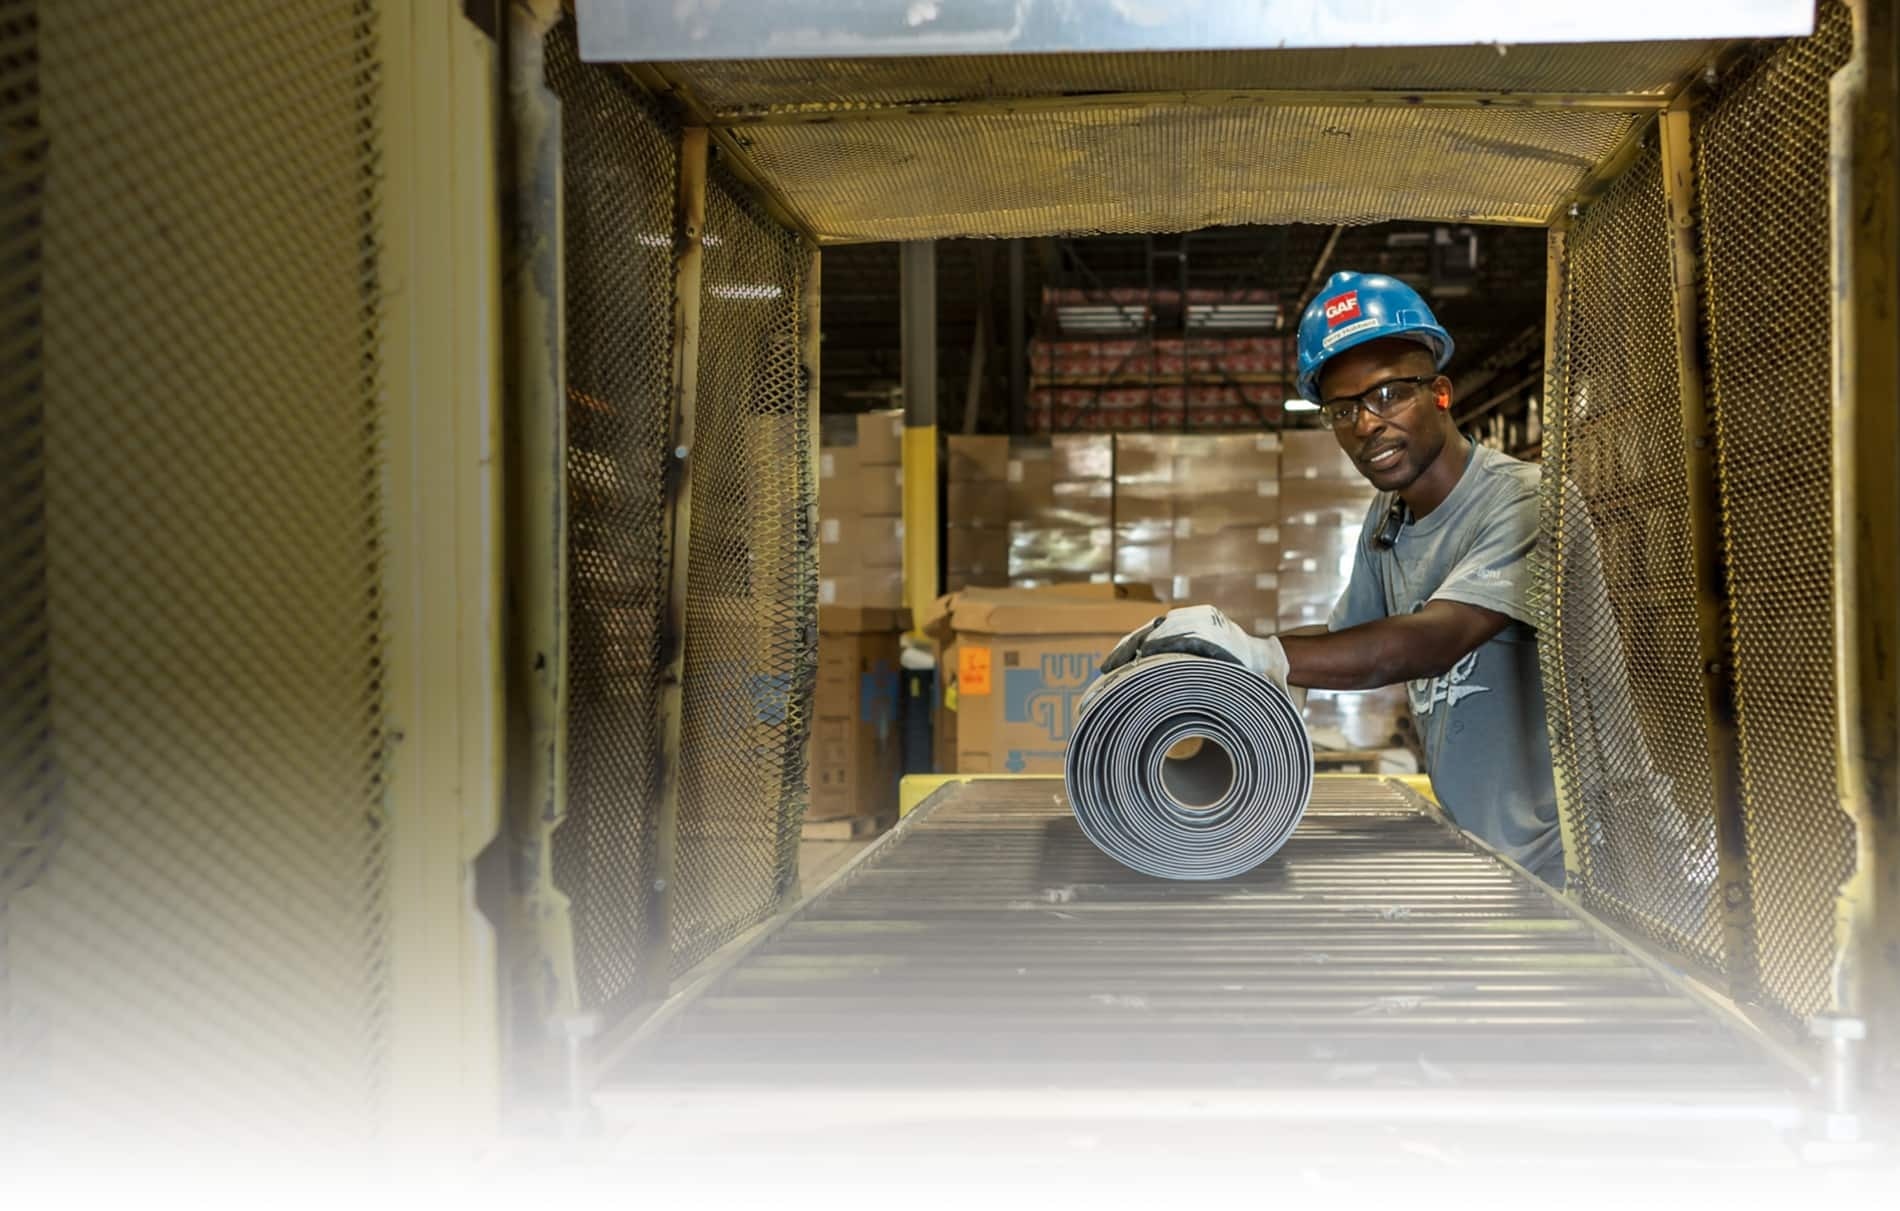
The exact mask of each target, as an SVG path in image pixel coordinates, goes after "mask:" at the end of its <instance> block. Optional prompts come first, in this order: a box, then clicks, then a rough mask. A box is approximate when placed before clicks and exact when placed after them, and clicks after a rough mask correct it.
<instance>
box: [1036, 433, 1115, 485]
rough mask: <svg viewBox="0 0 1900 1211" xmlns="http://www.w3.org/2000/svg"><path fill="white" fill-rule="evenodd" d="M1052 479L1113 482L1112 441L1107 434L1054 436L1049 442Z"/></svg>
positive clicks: (1113, 453)
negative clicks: (1107, 480) (1111, 480)
mask: <svg viewBox="0 0 1900 1211" xmlns="http://www.w3.org/2000/svg"><path fill="white" fill-rule="evenodd" d="M1049 459H1050V461H1051V462H1052V463H1053V464H1054V476H1053V477H1054V478H1055V479H1056V480H1058V481H1060V480H1065V479H1114V478H1115V438H1114V436H1113V435H1112V434H1107V433H1058V434H1056V435H1055V436H1054V437H1051V438H1050V439H1049Z"/></svg>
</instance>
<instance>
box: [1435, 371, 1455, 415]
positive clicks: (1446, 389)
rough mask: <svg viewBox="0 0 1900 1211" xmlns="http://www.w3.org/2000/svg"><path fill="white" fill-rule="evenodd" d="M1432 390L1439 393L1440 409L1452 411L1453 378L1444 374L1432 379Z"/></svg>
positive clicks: (1441, 410)
mask: <svg viewBox="0 0 1900 1211" xmlns="http://www.w3.org/2000/svg"><path fill="white" fill-rule="evenodd" d="M1432 390H1433V391H1435V392H1436V393H1437V395H1438V410H1439V411H1440V412H1449V411H1451V380H1450V379H1448V378H1446V377H1445V376H1444V375H1442V374H1441V375H1439V376H1438V377H1437V378H1435V379H1433V380H1432Z"/></svg>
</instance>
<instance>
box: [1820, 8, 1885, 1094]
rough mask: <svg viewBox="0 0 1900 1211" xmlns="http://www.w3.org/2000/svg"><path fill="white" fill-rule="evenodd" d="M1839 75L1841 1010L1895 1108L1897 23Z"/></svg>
mask: <svg viewBox="0 0 1900 1211" xmlns="http://www.w3.org/2000/svg"><path fill="white" fill-rule="evenodd" d="M1849 7H1850V8H1851V9H1852V12H1853V16H1854V54H1853V58H1852V59H1850V60H1849V62H1848V65H1847V67H1846V68H1844V69H1843V70H1842V71H1841V73H1840V74H1839V75H1837V76H1836V77H1835V78H1834V83H1833V95H1832V119H1831V120H1832V134H1831V140H1830V142H1831V146H1832V165H1831V172H1830V174H1829V176H1830V179H1831V191H1830V210H1831V213H1832V214H1833V221H1834V231H1833V247H1834V316H1833V320H1834V322H1833V332H1834V351H1833V352H1834V359H1833V365H1834V382H1833V397H1834V399H1833V404H1834V442H1833V446H1834V552H1835V569H1834V571H1835V581H1834V589H1833V592H1834V609H1835V635H1836V639H1835V643H1836V651H1835V668H1836V677H1837V685H1838V687H1839V694H1838V698H1839V708H1838V709H1839V720H1838V723H1839V728H1840V735H1841V746H1840V753H1839V760H1840V772H1839V780H1838V781H1839V787H1840V796H1841V810H1842V811H1843V812H1845V813H1846V814H1847V816H1848V817H1849V818H1850V819H1851V820H1853V821H1854V824H1855V834H1856V838H1857V846H1858V849H1857V854H1856V868H1855V873H1854V875H1853V876H1852V878H1851V879H1850V880H1849V881H1848V883H1847V885H1846V886H1845V887H1843V888H1842V891H1841V896H1840V901H1839V920H1838V924H1839V930H1840V964H1841V967H1840V970H1839V972H1838V974H1837V980H1836V994H1837V1000H1838V1004H1839V1008H1840V1009H1842V1010H1843V1011H1844V1012H1847V1013H1850V1014H1855V1015H1859V1016H1863V1017H1865V1018H1867V1019H1868V1026H1869V1037H1870V1039H1871V1044H1872V1049H1873V1053H1874V1054H1873V1057H1872V1058H1873V1068H1874V1071H1875V1075H1876V1079H1877V1081H1880V1082H1883V1083H1884V1085H1885V1088H1884V1089H1883V1090H1882V1092H1883V1093H1884V1095H1885V1096H1886V1097H1888V1098H1889V1099H1895V1100H1900V563H1896V560H1895V558H1894V552H1895V550H1896V549H1900V413H1896V409H1895V398H1896V396H1897V395H1900V349H1896V337H1897V336H1900V331H1897V329H1900V265H1896V263H1895V260H1894V255H1895V247H1896V240H1897V239H1900V159H1897V158H1900V113H1896V109H1900V64H1897V63H1896V62H1895V60H1896V58H1897V57H1900V16H1897V15H1896V13H1895V11H1894V5H1892V4H1890V3H1884V2H1883V0H1849Z"/></svg>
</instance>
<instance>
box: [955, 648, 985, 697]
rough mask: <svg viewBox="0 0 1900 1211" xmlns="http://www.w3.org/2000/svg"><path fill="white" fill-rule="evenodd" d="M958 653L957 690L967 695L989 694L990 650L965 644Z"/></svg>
mask: <svg viewBox="0 0 1900 1211" xmlns="http://www.w3.org/2000/svg"><path fill="white" fill-rule="evenodd" d="M957 651H958V653H959V654H958V656H957V689H959V690H960V691H962V692H963V693H965V694H987V693H989V692H990V650H989V649H988V648H973V647H971V646H970V645H968V644H964V645H963V646H962V647H960V648H958V649H957Z"/></svg>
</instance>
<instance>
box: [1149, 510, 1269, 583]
mask: <svg viewBox="0 0 1900 1211" xmlns="http://www.w3.org/2000/svg"><path fill="white" fill-rule="evenodd" d="M1279 567H1280V529H1279V527H1278V526H1226V527H1223V528H1221V529H1218V530H1208V529H1204V528H1202V527H1200V526H1196V525H1194V524H1193V523H1192V521H1190V520H1187V519H1180V520H1177V521H1176V522H1175V530H1174V574H1175V575H1177V576H1180V575H1184V574H1191V573H1195V572H1199V573H1202V574H1204V575H1205V574H1210V573H1216V572H1224V573H1242V572H1244V573H1247V574H1248V575H1253V574H1256V573H1259V572H1273V571H1277V570H1279Z"/></svg>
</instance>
